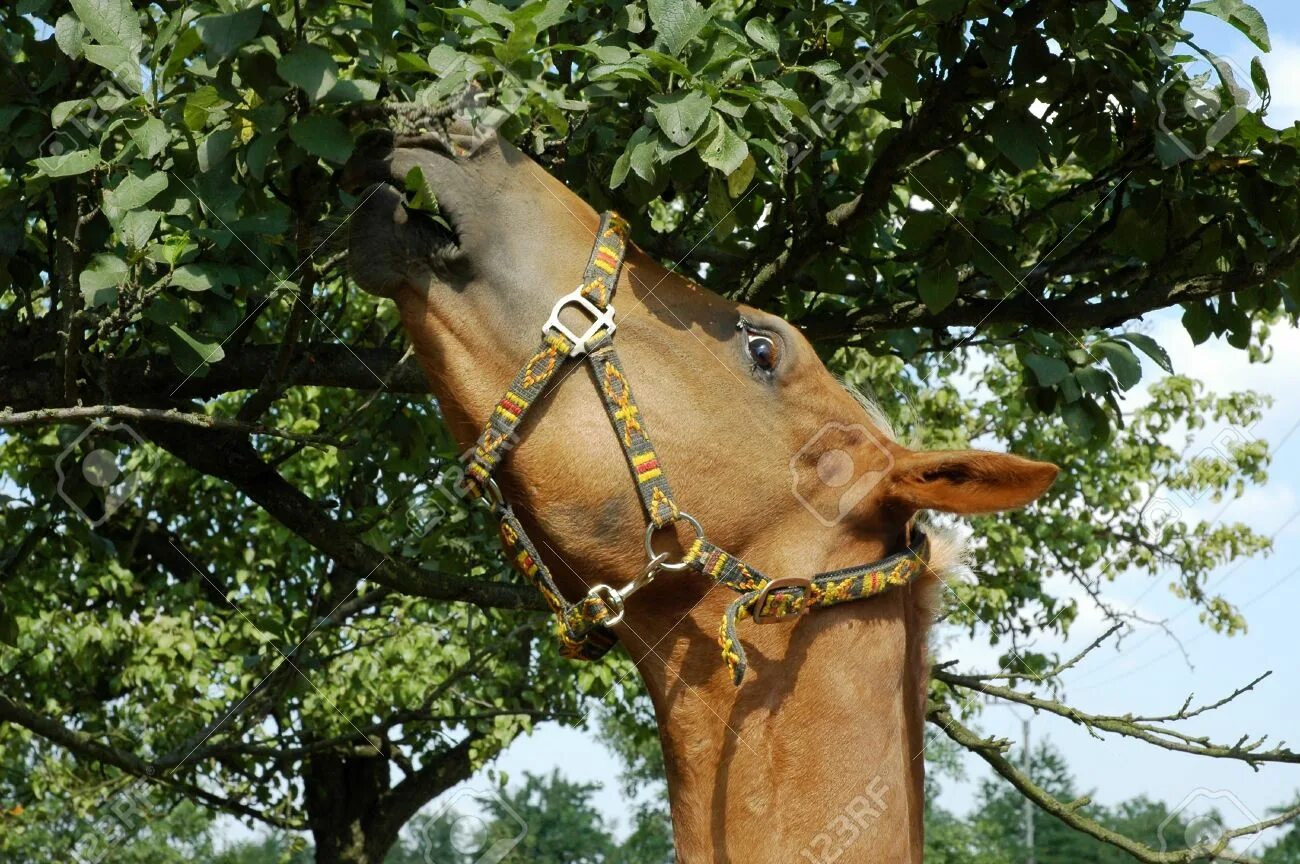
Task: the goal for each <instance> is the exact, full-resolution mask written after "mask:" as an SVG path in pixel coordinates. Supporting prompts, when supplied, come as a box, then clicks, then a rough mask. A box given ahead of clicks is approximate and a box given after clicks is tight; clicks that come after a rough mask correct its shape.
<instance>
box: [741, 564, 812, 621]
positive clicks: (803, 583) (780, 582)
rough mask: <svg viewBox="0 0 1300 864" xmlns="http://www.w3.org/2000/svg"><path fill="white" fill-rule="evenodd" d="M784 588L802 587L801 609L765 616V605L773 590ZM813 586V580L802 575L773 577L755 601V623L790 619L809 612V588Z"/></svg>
mask: <svg viewBox="0 0 1300 864" xmlns="http://www.w3.org/2000/svg"><path fill="white" fill-rule="evenodd" d="M782 588H802V589H803V603H802V604H800V606H799V611H798V612H796V613H795V614H793V615H769V616H767V617H764V616H763V606H764V605H766V603H767V596H768V595H769V594H771V593H772V592H773V591H779V590H781V589H782ZM811 588H812V580H811V579H805V578H804V577H802V576H782V577H780V578H779V579H773V580H772V581H771V582H768V583H767V584H766V585H764V586H763V590H762V591H760V592H759V594H758V599H757V600H755V601H754V615H753V618H754V623H755V624H772V623H775V622H777V621H789V620H791V619H794V618H800V617H802V616H803V615H805V614H806V613H807V612H808V601H809V600H810V599H812V596H811V592H810V591H809V589H811Z"/></svg>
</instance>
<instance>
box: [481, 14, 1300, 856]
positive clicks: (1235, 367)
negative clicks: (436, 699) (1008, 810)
mask: <svg viewBox="0 0 1300 864" xmlns="http://www.w3.org/2000/svg"><path fill="white" fill-rule="evenodd" d="M1254 5H1255V6H1256V7H1257V8H1258V9H1259V10H1260V11H1261V12H1262V13H1263V14H1264V17H1265V19H1266V20H1267V21H1268V23H1269V26H1270V32H1271V35H1272V38H1273V51H1272V52H1271V54H1269V55H1265V56H1263V58H1262V59H1263V61H1264V64H1265V67H1266V69H1267V71H1268V73H1269V78H1270V82H1271V85H1272V89H1273V94H1274V99H1273V104H1272V107H1271V109H1270V114H1269V119H1270V122H1271V124H1272V125H1274V126H1282V125H1289V124H1290V123H1292V122H1295V121H1297V120H1300V8H1297V4H1295V3H1294V0H1259V2H1255V3H1254ZM1188 24H1189V26H1190V27H1191V29H1193V30H1194V32H1195V33H1196V37H1197V41H1198V43H1199V44H1201V45H1202V46H1203V47H1206V48H1208V49H1209V50H1211V51H1213V52H1215V53H1217V54H1221V55H1224V56H1226V57H1228V58H1230V59H1231V60H1233V61H1234V63H1235V65H1236V66H1237V67H1239V68H1242V69H1248V68H1249V66H1250V61H1251V58H1252V57H1254V56H1256V55H1259V54H1260V52H1259V51H1258V50H1257V49H1255V48H1254V47H1253V46H1252V45H1251V44H1250V43H1249V42H1248V41H1247V40H1246V39H1245V38H1244V37H1242V36H1241V35H1240V34H1238V33H1237V32H1236V31H1235V30H1233V29H1232V28H1230V27H1228V26H1227V25H1224V24H1221V23H1220V22H1218V21H1217V20H1215V19H1213V18H1211V17H1209V16H1206V15H1189V17H1188ZM1145 329H1147V331H1148V332H1151V333H1152V335H1154V336H1156V337H1157V338H1158V339H1159V340H1160V341H1161V342H1162V344H1164V345H1165V346H1166V347H1167V348H1169V350H1170V352H1171V354H1172V356H1173V359H1174V364H1175V369H1176V371H1178V372H1180V373H1183V374H1188V375H1191V376H1192V377H1195V378H1198V379H1200V380H1202V381H1203V382H1205V384H1206V385H1207V387H1208V388H1209V389H1210V390H1211V391H1215V392H1227V391H1230V390H1240V389H1255V390H1260V391H1264V392H1268V393H1271V394H1273V395H1274V397H1275V403H1274V405H1273V407H1272V408H1271V409H1270V410H1269V411H1268V412H1267V413H1266V415H1265V417H1264V419H1263V421H1262V422H1261V423H1260V424H1259V425H1258V426H1257V427H1256V428H1255V429H1253V430H1251V433H1252V434H1255V435H1258V436H1260V437H1262V438H1264V439H1265V440H1267V441H1269V442H1270V444H1272V445H1273V447H1274V448H1275V450H1276V452H1275V454H1274V461H1273V464H1272V467H1271V470H1270V479H1269V482H1268V483H1267V484H1266V485H1264V486H1263V487H1260V488H1256V489H1252V490H1250V491H1249V492H1248V493H1247V494H1246V495H1245V496H1244V497H1243V498H1242V499H1241V500H1238V501H1234V502H1232V503H1230V504H1229V505H1228V506H1227V508H1226V509H1224V507H1223V505H1222V504H1220V505H1214V504H1213V503H1212V502H1198V504H1197V505H1196V506H1195V507H1193V508H1192V509H1191V510H1190V511H1189V512H1188V515H1189V517H1190V518H1197V517H1202V518H1206V519H1209V518H1211V517H1215V516H1218V518H1219V519H1221V520H1223V521H1229V522H1235V521H1242V522H1247V523H1249V524H1250V525H1252V526H1253V527H1254V528H1255V530H1257V531H1259V532H1262V533H1265V534H1273V533H1274V532H1278V534H1277V537H1276V538H1275V549H1274V552H1273V554H1272V555H1270V556H1267V557H1261V558H1258V559H1252V560H1250V561H1248V562H1245V563H1244V564H1241V563H1240V562H1239V563H1238V564H1235V565H1230V566H1228V567H1226V568H1223V570H1221V571H1220V572H1217V573H1216V574H1215V575H1214V577H1213V578H1212V579H1211V585H1212V586H1215V587H1217V588H1218V590H1220V591H1221V592H1222V593H1223V594H1224V595H1225V596H1226V597H1227V598H1228V599H1229V600H1230V601H1232V602H1234V603H1236V604H1238V605H1239V606H1241V608H1242V609H1243V611H1244V613H1245V615H1246V618H1247V621H1248V623H1249V631H1248V633H1247V634H1246V635H1244V636H1238V637H1234V638H1228V637H1223V636H1219V635H1216V634H1214V633H1212V632H1210V631H1209V630H1208V629H1207V628H1205V627H1204V626H1202V625H1201V624H1200V622H1199V621H1198V620H1197V616H1196V613H1195V611H1190V610H1189V604H1187V603H1185V602H1183V601H1179V600H1178V599H1177V598H1175V597H1174V596H1173V595H1172V594H1170V593H1169V591H1168V590H1167V583H1168V582H1169V581H1170V580H1169V579H1168V578H1167V577H1162V578H1157V579H1155V580H1152V579H1150V578H1148V577H1145V576H1124V575H1121V576H1120V577H1119V578H1117V579H1116V581H1115V583H1114V584H1113V586H1112V587H1111V590H1110V594H1109V596H1110V598H1111V599H1112V600H1113V601H1115V602H1116V603H1118V604H1119V605H1122V606H1129V607H1132V608H1134V609H1137V610H1140V611H1141V613H1142V614H1143V615H1144V616H1146V617H1149V618H1152V619H1155V620H1161V619H1164V620H1167V621H1168V622H1169V624H1168V626H1169V628H1170V629H1171V630H1172V632H1173V633H1174V634H1175V636H1176V637H1177V638H1178V640H1179V641H1180V642H1181V643H1182V645H1183V648H1184V649H1185V650H1186V652H1187V655H1188V656H1187V659H1184V657H1183V654H1182V651H1181V650H1180V649H1179V647H1178V645H1177V644H1176V643H1175V642H1174V640H1173V639H1171V638H1170V637H1169V636H1167V635H1165V634H1164V633H1163V632H1161V631H1160V630H1158V629H1157V628H1148V629H1146V630H1140V631H1138V632H1137V633H1135V634H1134V635H1133V636H1131V637H1129V638H1128V639H1126V640H1125V641H1124V643H1123V645H1122V648H1121V649H1120V650H1115V649H1114V648H1104V649H1101V650H1099V651H1097V652H1095V653H1094V654H1093V655H1091V656H1090V657H1089V658H1088V659H1087V660H1085V661H1084V662H1083V663H1082V664H1081V665H1080V666H1079V667H1078V668H1076V669H1073V670H1071V671H1070V672H1069V673H1067V675H1066V676H1065V685H1066V691H1065V695H1066V697H1067V699H1068V700H1069V701H1070V702H1071V703H1073V704H1075V705H1077V706H1078V707H1080V708H1083V709H1085V710H1088V711H1092V712H1096V713H1105V712H1113V713H1123V712H1127V711H1133V712H1143V713H1164V712H1167V711H1172V710H1175V709H1177V708H1178V707H1179V706H1180V705H1181V704H1182V702H1183V700H1184V699H1185V698H1186V697H1187V696H1188V694H1189V693H1195V694H1197V696H1198V697H1201V698H1210V699H1216V698H1219V697H1220V696H1223V695H1226V694H1227V693H1230V692H1232V690H1233V689H1235V688H1236V687H1238V686H1240V685H1242V684H1244V683H1246V682H1247V681H1249V680H1250V679H1251V678H1252V677H1254V675H1256V674H1258V673H1259V672H1262V671H1264V670H1266V669H1271V670H1273V676H1272V677H1271V678H1269V679H1268V680H1267V681H1265V682H1264V683H1263V684H1261V685H1260V686H1259V687H1257V688H1256V690H1255V691H1253V692H1252V693H1249V694H1247V695H1246V696H1244V697H1243V698H1241V699H1239V700H1238V701H1237V702H1235V703H1233V704H1231V705H1228V706H1226V707H1224V708H1223V709H1221V710H1219V711H1216V712H1213V713H1212V714H1210V715H1207V716H1204V717H1201V718H1197V720H1196V721H1195V722H1193V723H1189V724H1187V729H1186V731H1189V732H1194V733H1196V734H1205V735H1209V736H1211V737H1212V738H1214V739H1216V740H1219V741H1223V742H1233V741H1236V740H1237V738H1238V737H1240V736H1241V735H1242V734H1243V733H1251V734H1252V735H1253V736H1256V737H1258V736H1260V735H1264V734H1267V735H1270V736H1271V737H1272V738H1273V739H1274V740H1275V741H1276V740H1277V739H1286V738H1291V739H1296V737H1297V736H1296V735H1295V723H1294V720H1293V718H1295V717H1296V716H1300V663H1298V662H1297V658H1298V657H1300V652H1297V650H1296V647H1295V641H1294V639H1295V630H1296V623H1295V620H1294V619H1295V615H1296V611H1297V610H1300V571H1297V567H1298V565H1300V516H1298V515H1297V513H1298V508H1300V430H1297V428H1296V427H1297V424H1298V423H1300V403H1297V401H1296V400H1295V399H1294V398H1293V394H1295V393H1296V392H1297V391H1298V390H1300V332H1297V331H1295V330H1279V331H1277V332H1276V333H1275V334H1274V340H1273V344H1274V345H1275V347H1276V351H1277V356H1276V358H1275V359H1274V361H1273V362H1272V363H1270V364H1268V365H1264V366H1260V365H1251V364H1249V363H1248V362H1247V361H1246V358H1245V356H1244V355H1243V354H1242V353H1241V352H1240V351H1237V350H1236V349H1233V348H1230V347H1229V346H1227V345H1226V344H1222V343H1220V342H1216V341H1212V342H1209V343H1206V344H1204V345H1200V346H1195V347H1193V346H1192V345H1191V342H1190V340H1189V339H1188V338H1187V337H1186V335H1185V333H1183V331H1182V328H1181V326H1180V325H1179V322H1178V315H1177V314H1169V313H1166V314H1162V315H1157V316H1150V317H1149V319H1148V321H1147V322H1146V325H1145ZM1146 372H1147V376H1148V378H1147V380H1151V379H1152V378H1154V376H1155V375H1156V374H1158V370H1155V369H1153V368H1148V369H1147V370H1146ZM1141 398H1142V394H1141V393H1137V394H1134V395H1132V396H1130V399H1132V400H1137V399H1141ZM1131 404H1136V402H1134V403H1131ZM1214 431H1216V430H1209V431H1208V432H1207V437H1209V436H1210V435H1212V434H1213V432H1214ZM1288 435H1289V437H1287V436H1288ZM1220 513H1221V515H1220ZM1288 520H1289V521H1288ZM1102 629H1104V627H1103V625H1102V622H1101V621H1100V619H1099V618H1095V617H1094V618H1093V619H1088V618H1086V617H1085V619H1083V620H1081V622H1080V623H1079V624H1078V625H1077V626H1076V628H1075V630H1074V631H1073V632H1072V634H1071V639H1070V641H1069V642H1068V643H1067V644H1065V645H1059V644H1052V643H1043V644H1041V645H1040V646H1038V647H1039V648H1040V649H1041V650H1053V649H1057V650H1061V651H1062V653H1065V654H1068V653H1072V652H1073V651H1075V650H1078V649H1079V648H1081V647H1083V645H1085V644H1087V643H1088V642H1089V641H1091V639H1092V638H1094V637H1095V636H1096V635H1098V634H1099V633H1100V632H1101V630H1102ZM996 653H997V652H996V651H994V650H993V649H990V648H989V647H988V646H987V645H984V644H980V643H979V642H971V641H969V640H963V639H960V638H954V639H953V641H951V642H948V643H947V644H946V647H945V648H944V650H943V656H945V657H958V658H960V659H961V660H962V665H963V666H964V667H968V668H971V669H983V670H985V671H992V670H994V669H996V668H997V664H996V663H995V662H994V657H995V656H996ZM1031 723H1032V734H1033V737H1034V738H1035V739H1037V740H1042V739H1044V738H1046V739H1049V740H1051V741H1052V743H1053V744H1055V745H1056V746H1058V747H1059V748H1060V749H1061V750H1063V751H1064V753H1065V754H1066V757H1067V758H1068V760H1069V762H1070V765H1071V768H1072V770H1073V771H1074V773H1075V775H1076V777H1078V779H1079V783H1080V786H1081V788H1082V789H1084V790H1085V791H1092V790H1096V799H1097V800H1099V801H1101V802H1105V803H1114V802H1116V801H1119V800H1123V799H1126V798H1130V797H1133V796H1135V795H1138V794H1145V795H1148V796H1150V797H1153V798H1158V799H1162V800H1164V801H1166V802H1168V803H1169V804H1170V805H1177V804H1179V803H1181V802H1183V801H1184V800H1185V799H1188V798H1189V797H1190V798H1194V799H1198V800H1194V801H1192V802H1190V804H1189V809H1190V810H1192V811H1195V810H1197V809H1199V808H1202V807H1204V806H1205V805H1206V802H1210V803H1213V804H1215V805H1217V806H1218V808H1219V809H1220V811H1222V812H1223V814H1224V816H1225V818H1226V819H1227V821H1228V822H1229V823H1230V824H1232V823H1236V824H1241V823H1242V822H1244V821H1253V820H1248V819H1247V816H1248V815H1254V816H1260V817H1262V816H1263V815H1264V811H1265V810H1266V809H1267V808H1268V807H1270V806H1273V805H1277V804H1280V803H1283V800H1284V799H1287V798H1289V797H1290V796H1292V795H1294V794H1295V793H1296V792H1297V791H1298V790H1300V771H1296V770H1294V769H1293V768H1288V767H1281V766H1274V767H1268V768H1265V769H1263V770H1262V771H1261V772H1259V773H1255V772H1254V771H1252V770H1251V769H1250V768H1248V767H1246V766H1244V765H1238V764H1236V763H1230V762H1228V761H1226V760H1208V759H1203V758H1196V757H1191V756H1180V755H1178V754H1172V753H1168V752H1167V751H1163V750H1157V749H1155V748H1153V747H1151V746H1149V745H1144V744H1139V743H1129V742H1126V741H1124V740H1122V739H1117V738H1115V737H1108V738H1107V739H1106V740H1105V741H1101V742H1099V741H1096V740H1095V739H1093V738H1090V737H1089V736H1088V735H1087V733H1086V732H1083V731H1081V730H1079V729H1076V728H1074V727H1073V726H1071V725H1070V724H1067V723H1064V722H1060V721H1055V720H1051V719H1047V718H1035V719H1033V720H1032V721H1031ZM979 725H980V727H981V728H982V729H983V730H984V731H986V732H988V733H995V734H998V735H1003V736H1006V737H1008V738H1012V739H1016V740H1018V739H1019V738H1020V736H1021V725H1020V720H1019V719H1018V717H1017V716H1015V715H1013V713H1012V712H1011V711H1010V710H1008V709H1006V708H1002V707H989V708H987V709H986V710H985V711H984V713H983V715H982V716H981V717H980V719H979ZM965 761H966V768H967V780H966V781H965V782H961V783H953V782H948V783H946V784H945V788H944V793H943V797H942V803H943V804H944V805H945V806H947V807H949V808H951V809H954V810H957V811H959V812H965V811H966V810H967V809H968V808H969V807H970V805H971V802H972V800H973V797H972V796H973V790H974V788H975V783H976V782H977V781H978V780H980V779H983V778H985V777H988V776H990V774H989V771H988V770H987V769H986V768H985V767H984V765H983V763H982V762H980V761H979V760H978V759H977V758H976V757H974V756H970V757H968V758H967V759H966V760H965ZM496 767H497V768H499V769H500V770H504V771H507V772H509V774H510V775H511V776H515V777H517V776H519V775H520V773H521V772H523V771H532V772H546V771H549V770H551V769H552V768H559V769H560V770H561V771H562V772H564V773H565V774H566V775H567V776H569V777H571V778H573V779H576V780H582V781H587V782H592V783H597V784H601V785H603V786H604V788H605V791H606V793H607V794H605V795H603V796H602V798H601V806H602V807H603V809H604V810H605V812H606V813H607V815H608V816H609V817H610V818H611V819H615V820H617V821H618V822H619V823H620V824H621V825H622V826H627V825H628V823H629V820H630V817H629V815H628V814H629V810H631V809H633V808H634V807H635V804H634V803H632V802H628V801H626V800H624V799H623V798H622V796H621V795H620V793H619V790H618V784H617V782H616V777H615V774H616V772H617V761H616V759H615V757H614V756H613V754H612V753H609V752H608V751H607V750H605V749H604V748H603V747H602V746H601V745H600V744H598V743H597V742H595V741H594V740H593V739H592V737H591V736H590V735H589V734H588V733H585V732H582V731H579V730H574V729H570V728H566V727H559V726H555V725H548V726H545V727H543V728H540V729H539V730H538V731H537V732H535V733H534V734H533V735H532V736H530V737H528V738H525V739H522V740H520V741H518V742H516V743H515V744H514V745H513V746H512V747H511V748H510V749H509V750H508V751H507V752H506V753H505V755H504V756H503V757H502V758H501V759H500V760H499V761H498V763H497V766H496ZM477 782H479V783H481V782H482V781H481V780H480V781H477ZM470 783H471V784H475V783H476V781H470ZM1218 793H1228V794H1229V795H1230V796H1231V797H1230V798H1228V797H1224V796H1223V795H1219V794H1218ZM1235 802H1240V805H1241V807H1244V808H1245V810H1246V811H1247V812H1246V813H1238V812H1236V811H1237V810H1238V807H1237V804H1236V803H1235ZM1041 818H1050V817H1046V816H1042V817H1041ZM1142 839H1146V840H1147V842H1150V843H1154V842H1155V838H1142Z"/></svg>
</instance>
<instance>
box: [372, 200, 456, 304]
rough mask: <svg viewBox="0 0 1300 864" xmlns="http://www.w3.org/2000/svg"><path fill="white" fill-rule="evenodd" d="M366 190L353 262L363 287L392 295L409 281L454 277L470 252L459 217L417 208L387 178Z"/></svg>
mask: <svg viewBox="0 0 1300 864" xmlns="http://www.w3.org/2000/svg"><path fill="white" fill-rule="evenodd" d="M360 196H361V204H360V205H359V206H358V207H357V209H356V211H355V212H354V213H353V214H352V217H351V218H350V220H349V225H350V227H349V232H348V267H349V270H350V271H351V274H352V278H353V279H354V280H355V281H356V283H357V285H358V286H360V287H361V289H362V290H364V291H366V292H368V293H370V294H376V295H379V296H382V297H391V296H393V295H395V294H396V293H397V292H398V291H399V290H401V289H402V288H403V287H404V286H408V285H412V284H414V285H420V286H427V285H429V284H432V283H447V282H451V281H453V277H454V274H455V271H456V270H457V267H458V265H459V264H461V263H462V262H463V258H464V256H463V253H462V250H461V246H460V235H459V233H458V231H457V230H456V227H455V224H454V223H453V222H451V221H450V220H448V219H447V218H446V217H434V216H432V215H430V214H428V213H424V212H422V211H419V210H415V209H412V208H411V207H409V206H408V201H407V196H406V194H405V193H403V192H402V191H401V190H400V189H398V188H397V187H396V186H394V185H393V184H392V183H390V182H387V181H379V182H376V183H372V184H371V185H370V186H369V187H368V188H366V189H364V190H362V191H361V193H360Z"/></svg>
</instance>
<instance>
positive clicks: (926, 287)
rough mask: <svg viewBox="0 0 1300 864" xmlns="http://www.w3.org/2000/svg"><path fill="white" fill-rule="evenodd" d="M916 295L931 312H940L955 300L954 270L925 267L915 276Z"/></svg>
mask: <svg viewBox="0 0 1300 864" xmlns="http://www.w3.org/2000/svg"><path fill="white" fill-rule="evenodd" d="M916 293H917V294H918V295H919V296H920V297H921V300H922V302H924V303H925V306H926V308H927V309H929V310H930V311H931V312H942V311H943V310H944V309H946V308H947V307H948V304H950V303H952V301H953V300H955V299H956V298H957V271H956V269H954V268H952V267H943V266H940V267H926V268H925V269H924V270H922V271H921V273H920V275H919V276H917V279H916Z"/></svg>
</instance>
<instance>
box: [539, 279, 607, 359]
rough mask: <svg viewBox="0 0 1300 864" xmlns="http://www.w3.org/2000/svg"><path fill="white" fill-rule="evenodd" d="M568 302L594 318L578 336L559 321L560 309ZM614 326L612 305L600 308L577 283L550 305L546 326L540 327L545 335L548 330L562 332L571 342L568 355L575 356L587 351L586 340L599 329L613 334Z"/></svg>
mask: <svg viewBox="0 0 1300 864" xmlns="http://www.w3.org/2000/svg"><path fill="white" fill-rule="evenodd" d="M570 304H573V305H577V306H581V307H582V309H583V311H585V312H586V313H587V314H588V315H590V316H591V317H592V318H594V319H595V320H594V321H593V322H592V324H591V326H590V327H588V328H587V332H585V333H583V334H582V335H581V336H578V335H577V334H576V333H574V332H573V331H572V330H570V329H569V328H568V327H566V326H564V324H563V323H562V322H561V321H560V311H561V310H562V309H564V307H565V306H568V305H570ZM614 326H615V325H614V307H613V306H606V307H605V308H604V309H601V308H600V307H599V306H597V305H596V304H595V303H592V302H591V301H590V300H588V299H587V298H586V297H585V296H584V295H583V293H582V286H581V285H579V286H578V287H577V288H574V289H573V291H572V292H570V293H568V294H565V295H564V296H563V297H561V298H560V299H559V300H557V301H555V305H554V306H552V307H551V317H550V318H547V319H546V326H544V327H543V328H542V334H543V335H545V334H547V333H548V332H550V331H555V332H557V333H562V334H563V335H564V337H565V338H566V339H568V340H569V341H570V342H572V343H573V348H571V349H570V350H569V356H570V357H577V356H579V355H581V354H586V353H587V342H588V341H590V340H591V339H592V337H594V336H595V335H596V334H597V333H598V332H599V331H601V330H606V331H608V332H609V334H610V335H611V336H612V335H614Z"/></svg>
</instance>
